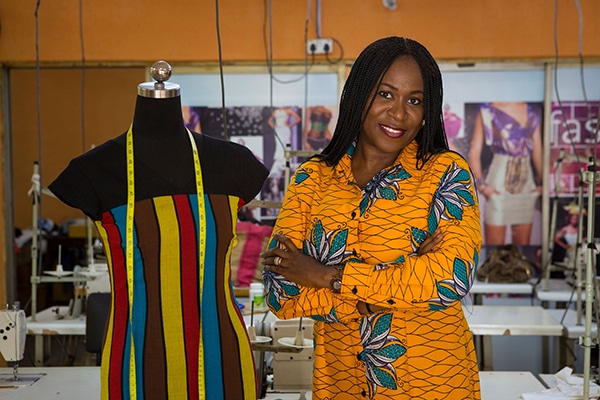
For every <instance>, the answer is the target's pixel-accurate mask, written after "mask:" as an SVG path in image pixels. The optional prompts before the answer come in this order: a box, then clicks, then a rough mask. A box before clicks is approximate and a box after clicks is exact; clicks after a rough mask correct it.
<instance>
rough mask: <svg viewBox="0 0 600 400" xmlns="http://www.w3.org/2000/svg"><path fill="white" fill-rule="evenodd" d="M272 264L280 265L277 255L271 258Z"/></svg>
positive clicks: (279, 258)
mask: <svg viewBox="0 0 600 400" xmlns="http://www.w3.org/2000/svg"><path fill="white" fill-rule="evenodd" d="M273 264H275V265H277V266H280V265H281V257H279V256H277V257H275V258H274V259H273Z"/></svg>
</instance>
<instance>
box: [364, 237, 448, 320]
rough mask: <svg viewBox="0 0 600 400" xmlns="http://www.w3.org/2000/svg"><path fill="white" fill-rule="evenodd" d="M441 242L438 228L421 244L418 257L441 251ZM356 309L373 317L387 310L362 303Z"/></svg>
mask: <svg viewBox="0 0 600 400" xmlns="http://www.w3.org/2000/svg"><path fill="white" fill-rule="evenodd" d="M441 241H442V232H441V231H440V230H439V228H438V229H436V230H435V231H434V232H433V233H432V234H431V235H429V236H428V237H427V238H426V239H425V240H424V241H423V243H421V246H419V250H418V252H417V255H419V256H422V255H424V254H427V253H431V252H433V251H437V250H439V247H437V246H438V245H439V244H440V242H441ZM356 308H357V309H358V312H359V313H361V314H362V315H371V314H376V313H378V312H381V311H385V310H387V308H386V307H381V306H377V305H375V304H367V303H365V302H362V301H359V302H358V304H357V305H356Z"/></svg>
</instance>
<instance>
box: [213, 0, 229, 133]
mask: <svg viewBox="0 0 600 400" xmlns="http://www.w3.org/2000/svg"><path fill="white" fill-rule="evenodd" d="M215 19H216V28H217V45H218V48H219V75H220V78H221V116H222V118H223V136H224V138H225V140H229V135H228V134H227V110H226V108H225V77H224V74H223V54H222V49H221V27H220V25H219V0H215Z"/></svg>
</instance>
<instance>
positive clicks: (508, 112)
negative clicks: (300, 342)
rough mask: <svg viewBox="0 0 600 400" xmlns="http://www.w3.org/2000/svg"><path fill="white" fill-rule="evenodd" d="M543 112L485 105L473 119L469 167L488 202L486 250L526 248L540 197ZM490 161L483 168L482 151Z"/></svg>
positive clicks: (522, 104) (531, 107)
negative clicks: (507, 244)
mask: <svg viewBox="0 0 600 400" xmlns="http://www.w3.org/2000/svg"><path fill="white" fill-rule="evenodd" d="M540 121H541V108H539V109H538V108H536V107H535V104H532V103H525V102H507V103H484V104H481V105H480V107H479V113H478V114H477V117H476V119H475V125H474V128H473V137H472V139H471V146H470V150H469V156H468V158H469V163H470V165H471V168H472V171H473V176H474V177H475V179H476V182H477V187H478V190H479V193H480V194H481V195H482V196H484V197H485V200H486V201H485V207H484V214H483V220H484V232H485V244H487V245H503V244H505V238H506V234H507V229H510V237H511V240H510V243H512V244H516V245H528V244H530V240H531V231H532V226H533V217H534V211H535V204H536V201H537V199H538V197H539V196H540V194H541V186H540V185H539V183H538V182H539V180H540V178H541V176H542V138H541V126H540ZM484 144H485V145H487V146H489V148H490V150H491V152H492V159H491V163H490V165H489V167H487V168H484V166H483V162H482V161H484V160H482V149H483V147H484Z"/></svg>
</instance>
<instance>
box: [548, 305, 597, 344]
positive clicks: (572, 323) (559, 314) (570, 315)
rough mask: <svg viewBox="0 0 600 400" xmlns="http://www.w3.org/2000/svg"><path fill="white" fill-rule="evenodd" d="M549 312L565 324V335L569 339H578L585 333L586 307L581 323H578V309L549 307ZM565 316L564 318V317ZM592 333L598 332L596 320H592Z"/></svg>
mask: <svg viewBox="0 0 600 400" xmlns="http://www.w3.org/2000/svg"><path fill="white" fill-rule="evenodd" d="M548 312H549V313H550V314H551V315H552V316H553V317H554V318H555V319H556V320H557V321H558V322H561V321H562V324H563V326H564V333H563V335H564V336H565V337H567V338H569V339H578V338H579V337H580V336H583V335H584V334H585V309H584V310H583V311H582V316H581V324H580V325H578V324H577V310H575V309H572V308H569V309H566V312H567V313H566V315H565V309H549V310H548ZM563 317H564V318H563ZM591 328H592V335H594V336H595V335H596V332H598V326H597V325H596V323H595V322H592V325H591Z"/></svg>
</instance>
